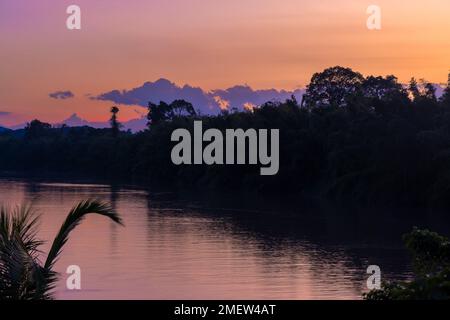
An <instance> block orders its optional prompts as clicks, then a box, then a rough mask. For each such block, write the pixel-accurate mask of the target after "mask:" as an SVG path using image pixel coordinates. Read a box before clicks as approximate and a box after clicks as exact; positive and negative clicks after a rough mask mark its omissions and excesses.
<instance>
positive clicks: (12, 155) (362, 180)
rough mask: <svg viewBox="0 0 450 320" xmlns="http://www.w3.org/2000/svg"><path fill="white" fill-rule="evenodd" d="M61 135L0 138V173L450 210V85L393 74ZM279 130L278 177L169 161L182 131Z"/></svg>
mask: <svg viewBox="0 0 450 320" xmlns="http://www.w3.org/2000/svg"><path fill="white" fill-rule="evenodd" d="M111 112H112V117H111V129H93V128H89V127H78V128H69V127H59V128H52V127H51V125H49V124H46V123H43V122H40V121H38V120H34V121H32V122H30V123H29V124H28V126H27V127H26V128H25V129H23V130H16V131H2V132H0V150H1V151H2V153H1V154H2V156H1V157H0V173H3V174H5V173H22V174H27V175H32V174H49V173H54V174H58V173H59V174H65V175H73V176H84V177H95V178H108V179H111V180H121V181H128V182H139V183H145V184H147V185H149V186H153V187H161V188H181V189H182V190H183V189H184V190H186V189H189V190H205V189H208V190H215V191H218V192H230V193H243V194H245V193H254V194H262V195H274V194H283V195H287V194H289V195H295V196H297V195H304V196H318V197H326V198H330V199H336V200H342V201H345V200H352V201H358V202H361V203H366V204H398V205H410V206H428V207H450V76H449V84H448V86H447V88H446V90H445V92H444V94H443V96H442V97H440V98H439V99H438V98H437V97H436V91H435V87H434V86H433V85H432V84H430V83H427V82H426V81H423V80H422V81H416V80H415V79H411V81H410V83H409V85H408V86H405V85H402V84H401V83H399V82H398V80H397V78H396V77H395V76H386V77H374V76H369V77H364V76H362V75H361V74H360V73H358V72H355V71H353V70H351V69H348V68H342V67H333V68H329V69H326V70H324V71H323V72H320V73H316V74H314V76H313V77H312V79H311V82H310V84H309V85H308V86H307V90H306V93H305V95H304V96H303V99H302V101H297V100H296V99H295V98H294V97H293V98H292V99H290V100H287V101H284V102H267V103H265V104H263V105H261V106H259V107H257V108H254V109H253V110H245V111H239V110H227V111H224V112H222V113H221V114H219V115H215V116H210V115H199V114H198V113H197V112H196V111H195V106H192V105H191V104H190V103H189V102H186V101H182V100H177V101H173V102H171V103H169V102H167V103H166V102H160V103H158V104H155V103H152V102H150V103H149V114H148V119H149V128H148V129H147V130H146V131H143V132H140V133H136V134H132V133H130V132H124V131H121V130H120V123H119V122H118V119H120V112H119V109H118V108H116V107H113V108H112V109H111ZM194 120H202V121H203V127H204V129H205V130H206V129H208V128H217V129H220V130H222V131H224V130H225V129H237V128H242V129H244V130H245V129H249V128H254V129H279V130H280V169H279V173H278V174H277V175H275V176H260V174H259V166H254V165H222V166H221V165H213V166H207V165H195V166H194V165H192V166H187V165H181V166H176V165H174V164H172V161H171V158H170V154H171V149H172V147H173V146H174V144H175V143H173V142H171V134H172V132H173V131H174V130H175V129H177V128H186V129H188V130H190V131H192V128H193V122H194Z"/></svg>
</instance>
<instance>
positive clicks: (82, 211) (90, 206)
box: [44, 200, 123, 270]
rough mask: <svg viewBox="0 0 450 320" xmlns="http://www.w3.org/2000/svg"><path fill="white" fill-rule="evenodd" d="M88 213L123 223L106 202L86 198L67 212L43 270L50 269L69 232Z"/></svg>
mask: <svg viewBox="0 0 450 320" xmlns="http://www.w3.org/2000/svg"><path fill="white" fill-rule="evenodd" d="M88 214H99V215H102V216H105V217H108V218H110V219H111V220H113V221H114V222H116V223H118V224H121V225H123V223H122V219H121V218H120V216H119V215H118V214H117V213H116V212H115V210H114V209H113V208H112V207H111V206H110V205H108V204H106V203H103V202H100V201H97V200H86V201H82V202H80V203H78V204H77V205H76V206H75V207H74V208H73V209H72V210H71V211H70V213H69V215H68V216H67V218H66V220H65V221H64V223H63V225H62V226H61V229H60V230H59V232H58V234H57V236H56V238H55V240H54V241H53V244H52V247H51V249H50V252H49V254H48V256H47V260H46V261H45V264H44V269H45V270H51V269H52V268H53V266H54V264H55V263H56V261H57V260H58V257H59V255H60V254H61V251H62V249H63V247H64V245H65V244H66V242H67V240H68V239H69V234H70V232H71V231H72V230H73V229H74V228H75V227H76V226H78V225H79V224H80V223H81V222H82V221H83V220H84V218H85V217H86V215H88Z"/></svg>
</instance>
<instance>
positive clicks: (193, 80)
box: [0, 0, 450, 123]
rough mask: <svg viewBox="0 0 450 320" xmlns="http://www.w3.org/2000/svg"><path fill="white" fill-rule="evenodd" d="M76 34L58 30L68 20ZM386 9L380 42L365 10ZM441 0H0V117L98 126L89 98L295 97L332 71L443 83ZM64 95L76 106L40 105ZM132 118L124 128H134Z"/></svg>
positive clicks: (99, 106) (445, 53) (449, 31)
mask: <svg viewBox="0 0 450 320" xmlns="http://www.w3.org/2000/svg"><path fill="white" fill-rule="evenodd" d="M74 3H76V4H77V5H79V6H80V7H81V10H82V30H79V31H69V30H67V29H66V26H65V20H66V18H67V14H66V12H65V11H66V8H67V6H68V5H70V4H74ZM371 4H377V5H379V6H380V7H381V9H382V30H380V31H369V30H368V29H367V28H366V20H367V17H368V15H367V14H366V9H367V7H368V6H369V5H371ZM449 16H450V1H448V0H428V1H421V0H411V1H401V0H378V1H376V2H375V1H364V0H340V1H336V0H322V1H315V0H303V1H302V0H281V1H280V0H239V1H238V0H227V1H223V0H128V1H125V0H95V1H92V0H75V1H74V0H71V1H66V0H61V1H57V3H56V1H52V0H33V1H28V0H1V1H0V39H1V50H0V112H12V113H14V115H15V116H14V118H13V117H10V118H9V119H6V120H1V123H4V122H5V121H9V122H14V121H16V122H17V121H19V120H20V119H29V118H30V117H39V118H41V119H43V120H45V121H59V120H62V119H63V118H65V117H67V116H68V115H70V114H71V113H74V112H77V113H79V114H80V115H81V116H83V117H84V118H87V119H89V120H105V119H106V118H107V117H108V108H109V106H110V105H111V103H108V102H99V101H92V100H90V99H88V97H86V94H89V93H90V94H94V95H95V94H99V93H102V92H105V91H110V90H113V89H129V88H132V87H137V86H139V85H141V84H142V83H144V82H145V81H154V80H156V79H158V78H161V77H164V78H167V79H170V80H171V81H173V82H175V83H177V84H179V85H183V84H186V83H187V84H190V85H193V86H200V87H202V88H204V89H207V90H209V89H217V88H225V87H228V86H232V85H236V84H243V83H247V84H249V85H250V86H252V87H254V88H278V89H281V88H284V89H290V90H291V89H295V88H298V87H303V86H305V85H306V84H307V83H308V81H309V79H310V77H311V75H312V73H314V72H316V71H320V70H322V69H324V68H326V67H329V66H333V65H343V66H350V67H352V68H353V69H355V70H358V71H360V72H362V73H363V74H365V75H368V74H375V75H386V74H392V73H393V74H395V75H397V76H398V77H399V78H400V80H401V81H407V80H408V79H409V78H410V77H412V76H416V77H417V78H426V79H427V80H428V81H432V82H445V81H446V79H447V73H448V71H449V69H450V19H449V18H448V17H449ZM58 90H70V91H72V92H73V93H74V94H75V98H74V99H67V100H55V99H51V98H49V97H48V94H49V93H51V92H54V91H58ZM134 109H135V108H133V107H124V108H122V111H121V112H122V113H121V115H122V117H124V118H132V117H136V112H135V111H134Z"/></svg>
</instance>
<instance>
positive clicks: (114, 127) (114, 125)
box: [109, 106, 121, 138]
mask: <svg viewBox="0 0 450 320" xmlns="http://www.w3.org/2000/svg"><path fill="white" fill-rule="evenodd" d="M119 111H120V110H119V108H118V107H116V106H113V107H111V119H110V121H109V122H110V124H111V131H112V135H113V137H115V138H116V137H117V136H118V135H119V132H120V127H121V124H120V122H119V121H118V120H117V114H118V113H119Z"/></svg>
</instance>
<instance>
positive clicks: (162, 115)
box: [147, 100, 197, 125]
mask: <svg viewBox="0 0 450 320" xmlns="http://www.w3.org/2000/svg"><path fill="white" fill-rule="evenodd" d="M196 115H197V113H196V111H195V109H194V106H193V105H192V104H191V103H190V102H187V101H185V100H175V101H173V102H172V103H171V104H167V103H165V102H163V101H161V102H160V103H159V104H154V103H152V102H149V104H148V116H147V119H148V120H149V123H148V124H149V125H152V124H153V125H154V124H157V123H159V122H161V121H170V120H173V119H175V118H179V117H194V116H196Z"/></svg>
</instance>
